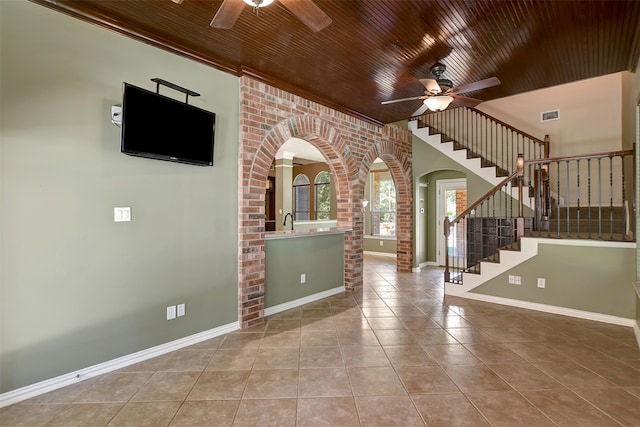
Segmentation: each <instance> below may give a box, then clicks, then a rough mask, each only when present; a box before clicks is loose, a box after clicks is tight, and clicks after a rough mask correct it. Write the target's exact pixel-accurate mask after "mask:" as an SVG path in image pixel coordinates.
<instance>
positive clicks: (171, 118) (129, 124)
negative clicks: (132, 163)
mask: <svg viewBox="0 0 640 427" xmlns="http://www.w3.org/2000/svg"><path fill="white" fill-rule="evenodd" d="M215 124H216V115H215V113H212V112H210V111H206V110H203V109H201V108H198V107H195V106H193V105H189V104H186V103H184V102H181V101H177V100H175V99H172V98H169V97H166V96H163V95H160V94H157V93H155V92H151V91H148V90H146V89H142V88H139V87H136V86H133V85H131V84H129V83H124V89H123V97H122V128H121V132H122V133H121V138H120V151H121V152H123V153H125V154H128V155H131V156H139V157H147V158H150V159H158V160H167V161H171V162H180V163H188V164H192V165H199V166H213V145H214V133H215Z"/></svg>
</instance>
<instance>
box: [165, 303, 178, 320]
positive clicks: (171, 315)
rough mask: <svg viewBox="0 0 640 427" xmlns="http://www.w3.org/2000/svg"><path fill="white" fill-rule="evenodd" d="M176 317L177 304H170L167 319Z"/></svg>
mask: <svg viewBox="0 0 640 427" xmlns="http://www.w3.org/2000/svg"><path fill="white" fill-rule="evenodd" d="M175 318H176V306H175V305H170V306H169V307H167V320H172V319H175Z"/></svg>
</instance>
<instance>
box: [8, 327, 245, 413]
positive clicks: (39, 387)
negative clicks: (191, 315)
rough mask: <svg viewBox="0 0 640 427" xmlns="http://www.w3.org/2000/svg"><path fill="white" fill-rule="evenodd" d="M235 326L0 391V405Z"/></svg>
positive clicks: (191, 342) (107, 371) (38, 393)
mask: <svg viewBox="0 0 640 427" xmlns="http://www.w3.org/2000/svg"><path fill="white" fill-rule="evenodd" d="M238 329H240V325H239V324H238V323H237V322H235V323H228V324H226V325H222V326H219V327H217V328H213V329H209V330H208V331H203V332H199V333H197V334H193V335H189V336H187V337H184V338H179V339H177V340H175V341H171V342H168V343H165V344H160V345H157V346H155V347H151V348H148V349H146V350H141V351H138V352H136V353H132V354H128V355H126V356H122V357H118V358H117V359H112V360H108V361H106V362H103V363H99V364H97V365H93V366H89V367H87V368H84V369H79V370H77V371H75V372H70V373H68V374H63V375H60V376H57V377H55V378H51V379H48V380H44V381H40V382H37V383H35V384H31V385H28V386H25V387H21V388H18V389H16V390H12V391H8V392H6V393H2V394H0V408H4V407H5V406H9V405H13V404H15V403H18V402H22V401H23V400H27V399H31V398H32V397H36V396H39V395H41V394H44V393H48V392H50V391H53V390H57V389H59V388H62V387H65V386H68V385H71V384H75V383H77V382H80V381H82V380H86V379H89V378H92V377H95V376H98V375H102V374H106V373H109V372H113V371H115V370H118V369H122V368H125V367H127V366H131V365H135V364H136V363H140V362H143V361H145V360H148V359H152V358H154V357H158V356H161V355H163V354H166V353H169V352H172V351H175V350H179V349H181V348H184V347H188V346H190V345H193V344H197V343H199V342H202V341H206V340H209V339H211V338H215V337H218V336H220V335H224V334H228V333H229V332H233V331H236V330H238Z"/></svg>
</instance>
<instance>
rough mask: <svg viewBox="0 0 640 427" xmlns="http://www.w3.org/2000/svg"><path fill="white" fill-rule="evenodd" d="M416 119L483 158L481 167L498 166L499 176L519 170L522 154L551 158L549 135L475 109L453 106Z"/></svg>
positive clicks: (530, 178) (468, 151) (420, 123)
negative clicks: (541, 136) (531, 132)
mask: <svg viewBox="0 0 640 427" xmlns="http://www.w3.org/2000/svg"><path fill="white" fill-rule="evenodd" d="M417 119H418V125H419V127H425V126H428V127H429V128H430V131H431V133H440V134H441V135H442V142H447V141H453V143H454V147H455V148H456V149H466V150H467V157H468V158H475V157H481V158H482V166H484V167H487V166H496V167H497V168H498V176H507V175H509V173H511V171H514V170H515V169H516V160H517V155H518V154H519V153H521V154H523V155H524V158H525V159H529V160H531V159H544V158H548V157H549V153H550V151H549V150H550V138H549V135H546V136H545V138H544V139H539V138H536V137H534V136H532V135H529V134H528V133H526V132H523V131H521V130H519V129H516V128H515V127H513V126H511V125H509V124H507V123H505V122H503V121H501V120H499V119H497V118H495V117H493V116H491V115H489V114H486V113H483V112H482V111H479V110H476V109H475V108H468V107H459V108H451V109H447V110H444V111H440V112H435V113H429V114H425V115H422V116H419V117H417ZM532 179H533V177H528V178H527V180H532Z"/></svg>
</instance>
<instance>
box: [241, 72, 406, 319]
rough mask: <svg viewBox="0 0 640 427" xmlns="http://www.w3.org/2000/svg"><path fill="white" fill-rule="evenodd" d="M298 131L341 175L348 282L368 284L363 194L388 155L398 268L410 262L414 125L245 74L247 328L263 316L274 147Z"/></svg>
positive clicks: (243, 159)
mask: <svg viewBox="0 0 640 427" xmlns="http://www.w3.org/2000/svg"><path fill="white" fill-rule="evenodd" d="M293 137H297V138H301V139H304V140H306V141H308V142H309V143H311V144H312V145H314V146H316V147H317V148H318V149H319V150H320V152H322V153H323V155H324V156H325V159H326V161H327V164H328V165H329V168H330V170H331V173H332V177H333V179H334V181H335V188H336V193H337V197H336V199H337V203H338V218H337V220H338V226H339V227H345V228H349V229H351V231H349V232H346V233H345V271H344V285H345V289H347V290H354V289H358V288H360V287H361V286H362V271H363V265H362V263H363V260H362V247H363V243H362V233H363V228H364V212H363V208H362V200H363V195H364V183H365V180H366V176H367V173H368V171H369V165H370V164H371V162H373V160H374V159H375V158H376V157H380V158H382V159H383V160H385V162H387V164H388V165H389V168H390V169H391V171H392V175H393V177H394V180H395V181H396V187H397V194H398V197H397V206H398V213H397V215H398V223H399V230H398V231H399V236H398V238H399V240H398V269H399V270H405V269H408V271H410V270H411V257H412V250H411V247H412V244H411V242H412V231H411V224H412V218H411V204H412V190H411V188H412V185H413V183H412V180H411V133H410V132H409V131H408V130H407V129H402V128H399V127H397V126H393V125H387V126H378V125H374V124H371V123H368V122H364V121H362V120H360V119H357V118H354V117H352V116H349V115H346V114H344V113H340V112H338V111H335V110H332V109H330V108H328V107H325V106H322V105H320V104H316V103H314V102H311V101H309V100H306V99H303V98H300V97H298V96H295V95H293V94H291V93H288V92H286V91H283V90H280V89H277V88H274V87H272V86H269V85H267V84H265V83H262V82H259V81H257V80H255V79H253V78H251V77H248V76H242V77H241V78H240V152H239V162H240V164H239V218H238V229H239V230H238V234H239V242H238V244H239V251H238V258H239V259H238V297H239V323H240V326H241V327H243V328H246V327H250V326H252V325H255V324H258V323H261V322H263V320H264V319H263V318H264V291H265V252H264V251H265V240H264V236H265V234H264V218H265V212H264V209H265V190H264V189H265V186H266V180H267V176H268V174H269V168H270V166H271V163H272V161H273V159H274V157H275V154H276V152H277V151H278V149H279V148H280V146H282V144H284V143H285V142H286V141H287V140H289V139H290V138H293ZM407 177H408V178H407ZM407 205H408V206H409V208H408V209H405V208H406V206H407ZM405 211H406V212H408V216H407V215H406V214H405ZM401 240H402V242H401ZM405 241H406V242H405ZM407 242H408V244H407ZM401 260H402V261H401ZM405 265H406V266H408V267H405Z"/></svg>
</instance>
